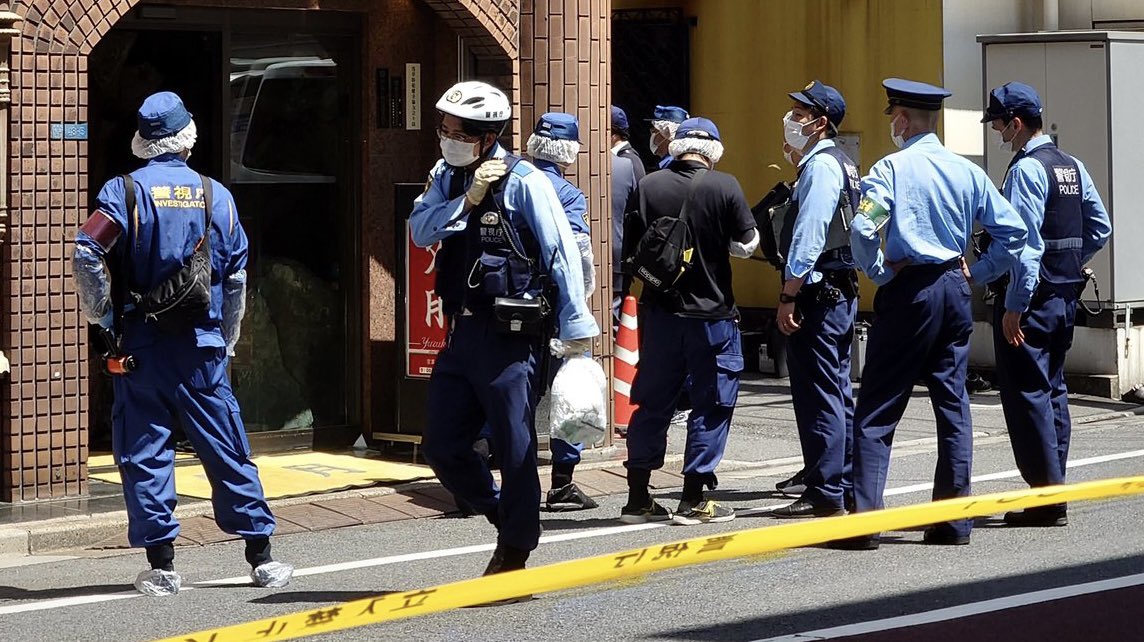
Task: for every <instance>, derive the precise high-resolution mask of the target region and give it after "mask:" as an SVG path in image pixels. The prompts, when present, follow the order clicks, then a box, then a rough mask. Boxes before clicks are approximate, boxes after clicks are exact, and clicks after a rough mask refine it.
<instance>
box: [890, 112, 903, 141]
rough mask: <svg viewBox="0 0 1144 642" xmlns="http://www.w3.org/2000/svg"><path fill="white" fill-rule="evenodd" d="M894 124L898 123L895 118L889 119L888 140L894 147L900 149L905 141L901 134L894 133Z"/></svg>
mask: <svg viewBox="0 0 1144 642" xmlns="http://www.w3.org/2000/svg"><path fill="white" fill-rule="evenodd" d="M896 122H898V119H897V118H891V119H890V140H891V141H893V143H894V147H897V148H898V149H901V148H903V147H905V146H906V139H905V137H904V136H903V135H902V134H898V133H895V131H896V130H895V128H894V123H896ZM903 133H904V132H903Z"/></svg>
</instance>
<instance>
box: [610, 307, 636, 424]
mask: <svg viewBox="0 0 1144 642" xmlns="http://www.w3.org/2000/svg"><path fill="white" fill-rule="evenodd" d="M636 307H637V306H636V298H635V297H634V296H631V295H628V296H626V297H624V305H623V308H621V310H620V331H619V333H618V334H617V335H616V345H615V347H614V349H613V351H612V353H613V356H614V357H615V359H614V360H613V361H612V371H613V372H612V374H613V376H612V418H613V420H612V423H613V424H614V425H615V427H616V431H617V432H619V433H620V434H621V435H626V434H627V432H628V424H629V423H631V420H632V413H633V412H635V409H636V406H635V405H634V404H632V382H634V381H635V380H636V369H637V366H638V365H639V362H640V340H639V324H638V322H637V321H636Z"/></svg>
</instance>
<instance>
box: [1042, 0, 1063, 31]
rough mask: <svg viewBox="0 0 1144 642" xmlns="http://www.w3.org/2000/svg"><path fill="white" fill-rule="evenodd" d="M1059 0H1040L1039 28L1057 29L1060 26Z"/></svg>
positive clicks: (1046, 29) (1043, 29) (1045, 29)
mask: <svg viewBox="0 0 1144 642" xmlns="http://www.w3.org/2000/svg"><path fill="white" fill-rule="evenodd" d="M1060 18H1061V3H1060V0H1043V1H1042V2H1041V30H1042V31H1057V30H1058V29H1060V28H1061V25H1060V22H1061V20H1060Z"/></svg>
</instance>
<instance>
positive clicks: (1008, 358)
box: [970, 82, 1112, 526]
mask: <svg viewBox="0 0 1144 642" xmlns="http://www.w3.org/2000/svg"><path fill="white" fill-rule="evenodd" d="M1042 111H1043V108H1042V106H1041V97H1040V96H1039V95H1038V94H1037V91H1036V90H1035V89H1033V88H1032V87H1030V86H1029V85H1026V84H1025V83H1021V82H1010V83H1006V84H1004V85H1002V86H1000V87H997V88H996V89H994V90H992V91H991V92H989V104H988V106H987V107H986V108H985V116H984V117H983V118H982V119H981V122H983V123H989V124H990V125H991V127H992V129H993V132H994V134H995V136H996V141H997V144H998V145H999V146H1000V147H1001V149H1003V150H1007V151H1015V152H1016V154H1014V155H1013V160H1012V161H1011V162H1010V163H1009V168H1008V171H1007V172H1006V175H1005V182H1004V184H1003V186H1002V189H1003V191H1004V194H1005V198H1007V199H1008V200H1009V202H1010V203H1012V205H1013V207H1014V208H1015V209H1016V210H1017V213H1018V214H1019V215H1020V216H1021V219H1022V220H1023V221H1024V222H1025V225H1026V226H1027V227H1028V228H1029V241H1028V244H1027V246H1026V248H1025V252H1024V258H1025V259H1026V260H1027V262H1029V263H1031V264H1032V267H1033V268H1035V269H1034V270H1033V271H1031V272H1026V273H1023V274H1020V275H1019V278H1017V279H1011V278H1007V277H1008V276H1009V275H1008V269H1007V268H1008V266H1007V265H1005V264H1001V265H998V264H997V263H996V262H995V261H993V260H992V258H991V257H990V256H989V255H986V256H983V257H982V258H981V260H979V261H978V262H977V263H975V264H974V265H973V266H972V268H971V269H970V274H971V276H972V278H973V281H975V282H979V283H990V284H991V286H992V287H994V288H995V290H996V291H997V292H999V293H1001V294H1000V295H999V296H1002V297H1003V300H1004V301H1005V305H1004V306H1002V305H1001V304H1000V303H999V302H998V303H997V304H995V305H994V320H993V347H994V351H995V353H996V355H997V384H998V385H999V387H1000V391H1001V407H1002V409H1003V410H1004V412H1005V425H1006V427H1007V428H1008V431H1009V441H1010V442H1011V443H1012V446H1013V456H1014V459H1016V461H1017V469H1018V470H1020V471H1021V476H1022V477H1023V478H1024V479H1025V482H1026V483H1027V484H1029V486H1033V487H1037V486H1051V485H1054V484H1063V483H1064V481H1065V467H1066V464H1067V462H1068V454H1069V440H1070V437H1071V433H1072V422H1071V421H1070V418H1069V405H1068V387H1067V386H1066V385H1065V376H1064V365H1065V356H1066V354H1067V353H1068V350H1069V348H1070V347H1071V346H1072V339H1073V324H1074V322H1075V320H1076V306H1077V300H1078V299H1079V297H1080V293H1081V290H1082V289H1083V288H1084V284H1085V278H1084V274H1083V269H1084V266H1085V264H1087V263H1088V262H1089V261H1090V260H1091V259H1092V257H1093V256H1094V255H1095V254H1096V253H1097V252H1099V251H1100V249H1101V248H1102V247H1104V245H1105V244H1106V243H1107V242H1108V239H1109V237H1110V236H1111V234H1112V227H1111V223H1110V221H1109V217H1108V212H1107V211H1106V210H1105V209H1104V203H1103V202H1102V201H1101V199H1100V194H1098V193H1097V191H1096V187H1095V185H1094V184H1093V181H1092V177H1091V176H1090V175H1089V173H1088V170H1087V169H1085V166H1084V163H1082V162H1080V160H1078V159H1077V158H1075V157H1073V156H1070V155H1068V154H1066V153H1065V152H1063V151H1061V150H1060V149H1058V148H1057V146H1056V144H1055V143H1054V142H1053V140H1052V138H1050V137H1049V136H1047V135H1046V134H1045V133H1044V131H1043V129H1042V127H1043V125H1042V117H1041V114H1042ZM1010 303H1012V305H1010ZM1010 309H1011V310H1023V311H1024V312H1023V314H1021V315H1020V326H1019V327H1018V328H1017V330H1016V332H1012V331H1010V332H1009V336H1006V332H1005V330H1006V317H1007V316H1008V317H1009V321H1010V322H1011V321H1012V318H1013V315H1012V313H1010V312H1008V311H1007V310H1010ZM1005 523H1006V524H1009V525H1011V526H1064V525H1066V524H1067V523H1068V513H1067V508H1066V506H1065V504H1054V505H1052V506H1041V507H1037V508H1029V509H1026V510H1023V511H1011V512H1008V513H1006V514H1005Z"/></svg>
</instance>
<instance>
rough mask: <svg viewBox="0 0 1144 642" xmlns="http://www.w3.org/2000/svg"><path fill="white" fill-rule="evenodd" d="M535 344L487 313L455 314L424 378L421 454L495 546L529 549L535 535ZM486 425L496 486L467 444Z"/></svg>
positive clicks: (537, 523) (537, 535)
mask: <svg viewBox="0 0 1144 642" xmlns="http://www.w3.org/2000/svg"><path fill="white" fill-rule="evenodd" d="M539 355H540V341H539V340H538V339H531V338H527V337H512V336H509V335H506V334H501V333H499V332H497V331H496V329H495V327H494V324H493V319H492V314H491V313H478V314H475V315H472V316H457V317H456V322H455V324H454V326H453V330H452V332H451V333H450V336H449V341H448V343H447V345H446V346H445V349H444V350H442V351H441V353H440V355H438V357H437V363H436V365H435V366H434V367H433V375H432V377H430V379H429V397H428V405H429V409H428V423H427V425H426V426H425V433H424V441H423V443H422V448H423V452H424V453H425V459H426V460H428V462H429V465H430V466H432V467H433V472H434V473H436V474H437V478H438V479H440V480H441V484H442V485H444V486H445V488H446V489H447V490H448V491H449V492H451V493H453V495H454V496H456V497H458V498H459V499H461V500H462V501H464V502H465V503H467V504H468V505H469V506H471V507H472V508H473V509H474V510H476V511H477V512H479V513H481V514H484V515H486V516H488V517H489V519H490V521H492V522H493V523H494V524H496V525H497V530H498V535H497V543H498V544H504V545H508V546H512V547H514V548H519V549H523V550H528V551H531V550H533V549H535V548H536V546H537V544H538V542H539V539H540V477H539V476H538V474H537V470H536V430H535V423H534V421H535V416H536V398H537V395H536V387H537V385H538V380H537V360H538V357H539ZM486 423H487V425H488V427H489V430H490V432H491V434H492V439H491V440H490V447H491V449H492V450H493V452H494V453H495V455H496V458H497V461H498V462H500V470H501V482H502V485H503V488H499V489H498V488H497V485H496V483H495V482H494V480H493V475H492V472H491V471H490V470H489V467H488V462H486V461H485V460H484V459H483V458H482V457H480V456H479V455H478V454H477V453H476V452H475V451H474V450H473V442H474V441H476V440H477V435H478V434H479V433H480V432H481V427H482V426H484V425H486Z"/></svg>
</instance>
